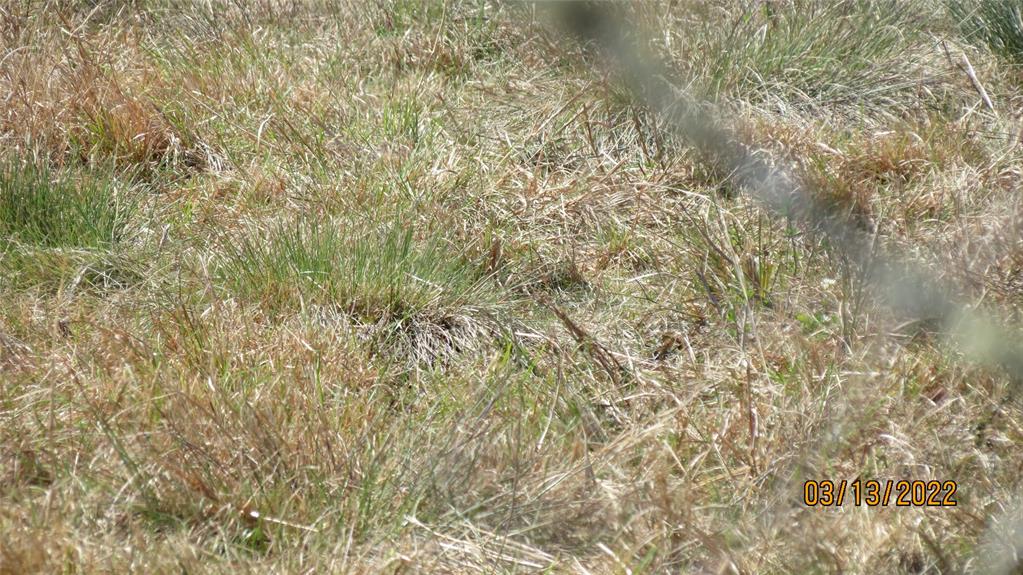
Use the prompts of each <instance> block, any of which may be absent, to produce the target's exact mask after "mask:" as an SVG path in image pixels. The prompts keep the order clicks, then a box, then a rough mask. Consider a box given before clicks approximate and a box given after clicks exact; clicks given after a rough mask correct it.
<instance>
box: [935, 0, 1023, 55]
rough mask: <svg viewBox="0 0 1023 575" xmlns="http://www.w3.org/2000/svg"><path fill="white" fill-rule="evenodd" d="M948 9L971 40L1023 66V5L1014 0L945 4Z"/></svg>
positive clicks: (966, 0)
mask: <svg viewBox="0 0 1023 575" xmlns="http://www.w3.org/2000/svg"><path fill="white" fill-rule="evenodd" d="M946 5H947V6H948V9H949V12H950V13H951V14H952V17H953V18H955V20H956V22H957V23H958V24H959V28H960V30H961V31H962V33H963V35H964V36H966V38H967V39H968V40H970V41H971V42H975V43H977V44H979V45H984V46H987V47H988V48H990V49H991V51H992V52H994V53H995V54H998V55H999V56H1002V57H1003V58H1006V59H1008V60H1010V61H1012V62H1015V63H1016V64H1023V4H1021V3H1020V2H1014V1H1012V0H946Z"/></svg>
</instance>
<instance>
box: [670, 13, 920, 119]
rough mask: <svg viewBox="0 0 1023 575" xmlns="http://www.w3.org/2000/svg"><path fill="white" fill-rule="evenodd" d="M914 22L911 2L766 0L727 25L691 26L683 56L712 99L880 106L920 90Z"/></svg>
mask: <svg viewBox="0 0 1023 575" xmlns="http://www.w3.org/2000/svg"><path fill="white" fill-rule="evenodd" d="M911 19H912V7H911V5H909V4H905V3H900V2H896V1H893V0H861V1H855V2H814V1H811V0H796V1H795V2H792V3H785V4H784V5H782V6H780V7H779V6H777V5H776V4H774V3H768V2H765V3H762V4H759V6H758V7H757V8H755V9H747V10H743V11H741V12H739V13H738V14H737V15H736V16H734V17H733V18H732V19H731V20H730V21H727V22H721V23H719V24H720V25H707V26H697V25H694V26H691V27H686V32H685V34H686V36H689V37H688V38H683V42H684V43H685V44H687V45H688V46H687V47H686V48H685V49H684V51H683V53H682V56H683V57H684V58H685V59H687V60H691V62H688V63H686V64H687V65H688V66H690V67H695V68H696V70H695V72H696V75H697V77H698V78H699V79H700V84H701V85H702V87H703V89H704V91H706V92H707V93H708V94H709V95H711V96H713V97H721V96H729V97H732V96H734V97H739V98H744V99H745V98H752V99H754V100H766V99H769V98H779V97H780V98H782V99H783V100H785V101H786V102H789V103H800V102H801V101H802V102H806V101H807V100H809V101H813V102H816V103H818V104H835V103H839V104H841V103H852V102H863V101H864V100H865V99H869V100H872V101H873V102H878V101H883V100H884V99H885V97H890V96H891V95H892V94H894V93H898V92H900V91H903V90H906V89H907V88H910V87H912V86H913V85H914V83H913V82H907V79H908V78H907V76H909V74H907V70H906V63H907V61H910V60H912V56H911V55H912V50H911V48H912V43H913V32H912V30H913V29H914V28H918V27H911V26H908V24H910V20H911ZM722 26H725V27H726V30H725V33H722V30H721V27H722ZM894 62H899V63H900V64H899V67H898V68H895V67H893V65H892V64H893V63H894Z"/></svg>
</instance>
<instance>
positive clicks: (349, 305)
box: [221, 220, 486, 323]
mask: <svg viewBox="0 0 1023 575" xmlns="http://www.w3.org/2000/svg"><path fill="white" fill-rule="evenodd" d="M221 274H222V278H223V279H224V281H225V282H226V284H227V285H228V286H229V288H230V290H231V291H232V292H233V293H234V294H236V295H237V296H238V297H240V298H244V299H246V300H249V301H255V302H259V304H260V305H261V306H262V307H264V308H265V309H267V310H269V311H272V312H275V311H281V310H283V309H286V308H288V307H292V308H294V307H295V306H304V305H310V304H313V305H318V306H324V307H330V308H334V309H336V310H339V311H344V312H346V313H348V314H350V315H351V316H352V317H353V318H355V319H357V320H359V321H362V322H368V323H375V322H378V321H380V320H400V319H403V318H409V317H413V316H417V315H420V314H424V313H431V314H433V313H443V312H445V311H452V310H454V309H456V308H459V307H461V306H462V305H463V304H465V303H466V302H470V301H472V302H478V301H480V299H481V298H483V299H486V294H485V293H484V291H483V290H482V285H481V284H480V278H479V276H478V272H477V271H476V269H475V268H474V267H473V266H470V265H468V263H467V262H464V261H463V260H462V258H460V257H459V255H458V254H456V253H452V251H451V250H450V249H449V248H448V247H447V245H446V243H445V242H444V240H443V238H441V237H440V236H432V237H429V238H426V239H425V240H422V241H417V240H416V239H415V238H414V237H413V232H412V230H411V229H410V228H406V227H403V226H402V225H400V224H399V223H398V222H397V221H394V222H387V223H384V224H383V225H382V226H380V227H379V228H377V227H371V226H362V225H358V224H352V223H349V222H343V221H339V220H327V221H319V222H317V221H314V222H308V223H290V224H278V225H276V226H274V227H272V228H271V229H269V230H265V231H262V232H259V233H256V234H254V235H251V236H247V237H243V238H241V239H238V240H235V241H231V242H228V243H227V246H226V256H225V258H224V261H223V263H222V266H221Z"/></svg>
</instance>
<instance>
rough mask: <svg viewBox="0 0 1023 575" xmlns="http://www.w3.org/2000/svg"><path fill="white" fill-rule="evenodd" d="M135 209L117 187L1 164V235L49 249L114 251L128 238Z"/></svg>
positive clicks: (39, 168)
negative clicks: (131, 217)
mask: <svg viewBox="0 0 1023 575" xmlns="http://www.w3.org/2000/svg"><path fill="white" fill-rule="evenodd" d="M131 211H132V205H131V203H130V202H129V201H127V200H126V199H125V198H124V197H122V196H121V195H119V194H117V193H116V192H115V190H114V186H113V182H112V181H111V180H109V179H107V180H101V179H99V178H96V177H73V175H71V174H57V173H54V172H52V171H51V170H50V169H49V168H47V167H45V166H42V165H39V164H35V163H31V162H28V163H26V162H19V161H14V160H7V161H5V162H3V163H0V235H2V236H5V237H7V238H10V239H12V240H15V241H17V242H20V243H24V244H30V245H33V246H37V247H43V248H109V247H110V246H112V245H114V244H116V243H117V242H119V241H121V240H122V239H123V237H124V234H125V229H126V226H127V222H128V218H129V216H130V214H131Z"/></svg>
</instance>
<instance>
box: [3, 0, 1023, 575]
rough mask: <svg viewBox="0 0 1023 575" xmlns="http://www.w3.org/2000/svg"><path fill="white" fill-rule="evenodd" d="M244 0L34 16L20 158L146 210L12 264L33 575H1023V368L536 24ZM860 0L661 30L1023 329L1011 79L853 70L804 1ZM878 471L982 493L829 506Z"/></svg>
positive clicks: (15, 62) (995, 73)
mask: <svg viewBox="0 0 1023 575" xmlns="http://www.w3.org/2000/svg"><path fill="white" fill-rule="evenodd" d="M227 4H230V6H228V5H225V6H219V7H218V8H217V9H214V10H210V9H209V8H207V7H204V6H206V4H205V3H195V4H193V3H188V2H184V3H183V2H178V1H176V0H166V1H160V2H153V3H141V4H139V5H138V6H133V7H132V8H131V9H129V8H128V7H125V6H122V5H121V4H119V3H116V2H99V3H98V4H97V5H96V7H83V6H84V5H83V6H68V5H64V4H62V3H56V2H54V3H44V4H38V3H35V4H33V3H29V4H24V5H22V4H17V5H11V6H4V7H0V38H2V44H0V102H2V105H0V108H2V113H0V147H2V149H3V151H4V152H3V154H4V156H5V158H4V159H7V160H10V161H13V162H15V163H24V164H25V165H28V164H29V163H30V162H34V163H36V164H43V165H46V166H48V167H49V168H50V169H51V170H53V174H54V177H56V176H58V175H59V176H61V177H63V178H70V179H71V181H75V180H74V178H77V177H79V174H86V173H88V174H90V177H97V176H96V174H101V175H102V174H106V177H108V178H109V179H110V180H111V182H112V185H111V186H110V190H109V193H110V194H112V195H111V198H112V201H113V200H114V199H119V198H120V197H121V194H127V193H131V194H135V195H139V196H141V197H142V199H141V200H140V201H139V202H138V207H137V209H134V210H133V211H132V212H131V221H130V222H129V223H128V225H127V227H126V231H125V233H124V235H123V237H119V238H118V239H117V241H106V242H98V241H91V240H87V239H83V240H81V241H79V242H78V243H77V244H76V243H74V242H71V244H72V245H67V246H62V247H47V246H46V245H44V243H32V242H30V241H22V240H18V241H8V240H7V239H6V238H0V573H2V574H7V573H11V574H14V573H32V572H38V573H51V572H84V573H93V572H127V571H141V572H225V573H227V572H233V573H237V572H266V571H272V572H288V573H290V572H302V573H313V572H317V573H319V572H388V573H392V572H393V573H399V572H423V573H434V572H451V573H465V572H480V571H493V572H571V573H661V572H665V573H675V572H692V573H806V572H810V573H817V572H849V573H887V572H893V573H894V572H901V573H923V572H947V573H953V572H1010V570H1011V569H1014V568H1018V566H1013V565H1012V561H1014V555H1013V554H1012V553H1013V550H1014V549H1019V548H1021V547H1020V545H1021V544H1020V539H1019V537H1018V536H1017V535H1014V533H1018V525H1019V521H1020V509H1021V500H1020V493H1023V484H1021V477H1020V474H1019V469H1020V465H1021V464H1023V455H1021V452H1020V450H1019V447H1018V446H1019V444H1020V441H1023V412H1021V410H1020V404H1019V402H1018V399H1017V398H1016V395H1017V393H1018V391H1019V388H1018V387H1013V383H1012V380H1011V378H1010V377H1009V375H1008V374H1006V373H1004V372H1003V371H1000V370H998V369H997V368H993V367H986V366H985V365H983V364H981V363H978V362H976V361H975V359H977V358H976V357H974V356H973V355H971V352H970V351H969V349H970V348H969V347H967V348H964V349H959V348H958V347H957V346H956V345H955V343H954V342H953V341H951V340H948V339H946V338H944V337H943V334H941V333H938V332H937V331H936V330H937V328H936V327H935V325H934V324H933V322H928V321H927V318H914V317H906V316H901V315H899V314H893V313H891V312H890V311H889V310H887V309H886V308H884V307H883V306H881V305H880V303H879V302H878V301H877V299H876V298H875V297H874V296H873V295H872V292H871V290H870V287H871V286H869V285H866V284H865V279H864V277H865V276H864V275H863V274H862V273H860V271H859V270H858V269H857V266H856V265H854V263H852V262H850V261H849V259H848V258H847V257H845V256H844V254H843V249H842V248H843V246H836V245H831V244H830V243H829V242H827V241H826V239H825V238H824V236H822V235H821V234H818V233H816V232H815V231H814V230H805V229H799V228H798V227H795V226H793V225H792V223H791V222H788V221H785V220H784V219H778V218H776V217H774V216H772V215H771V214H769V213H768V212H765V211H764V210H762V209H761V208H760V207H759V206H758V205H757V203H756V202H754V201H753V200H751V199H749V198H748V197H746V196H745V195H743V194H742V193H741V192H742V190H738V189H736V188H735V186H734V182H732V181H731V179H730V178H729V175H728V174H722V173H719V172H717V171H716V170H715V169H713V168H712V167H710V166H709V165H708V164H707V163H706V161H705V160H706V157H705V156H704V155H702V154H701V153H700V151H699V150H693V149H691V148H689V147H687V146H686V145H685V144H684V143H682V142H680V141H678V139H677V138H675V137H673V136H672V134H671V133H670V130H669V129H667V126H665V125H664V124H663V122H662V121H660V120H659V119H658V118H657V117H656V115H655V114H654V113H652V112H651V111H650V110H644V109H642V108H641V107H639V106H637V105H636V104H634V103H632V102H631V100H630V98H629V97H628V96H627V91H626V90H625V89H624V88H622V87H621V86H619V85H617V84H615V82H614V80H613V78H611V77H608V76H605V75H604V74H603V72H602V71H601V70H602V69H601V68H600V65H599V62H598V61H597V58H598V57H597V56H596V54H595V53H593V52H583V51H581V50H580V49H579V48H578V47H577V46H575V45H573V44H572V43H571V42H567V41H565V40H564V39H563V38H559V37H558V33H557V32H556V31H552V30H551V29H550V28H548V27H547V26H546V25H545V24H544V20H543V18H541V17H540V15H541V14H542V11H541V12H535V13H534V11H532V9H531V8H529V7H524V6H518V5H499V4H494V3H489V2H486V3H478V2H450V3H434V2H418V1H405V0H395V1H393V2H383V3H380V4H379V5H377V4H374V5H372V6H370V5H367V4H363V3H359V2H351V3H340V4H335V3H333V2H323V3H319V2H317V3H300V4H291V3H282V2H260V3H253V4H251V5H247V6H237V5H235V4H234V3H227ZM824 4H827V3H823V2H814V1H812V0H799V1H796V2H770V3H756V5H755V6H753V7H748V8H749V10H752V12H750V14H754V17H753V19H752V20H750V21H748V22H737V21H736V20H735V18H736V16H735V14H737V13H738V12H737V10H738V9H739V3H733V2H719V1H714V2H688V1H687V2H682V3H681V4H675V5H672V4H670V3H660V2H658V3H650V4H643V5H639V6H634V7H632V8H631V10H632V12H631V13H632V15H633V16H637V18H638V20H640V21H642V22H645V23H646V25H647V26H648V27H650V28H652V29H653V31H654V32H655V34H654V35H653V36H652V37H653V38H654V40H653V41H652V42H653V44H655V45H656V47H657V50H658V51H659V52H660V53H662V54H663V55H665V56H667V57H669V59H671V60H672V61H674V62H675V63H676V64H678V68H679V70H680V74H681V77H682V78H683V79H684V80H683V81H684V82H685V83H688V84H689V85H690V86H692V87H693V89H694V91H697V92H701V93H710V94H712V95H713V96H714V98H715V99H716V100H717V105H718V109H720V110H722V111H724V113H726V114H727V115H728V117H729V118H730V120H731V121H732V124H733V125H734V127H735V129H736V133H737V134H738V135H739V137H740V138H741V139H743V140H744V141H746V142H747V143H748V144H749V145H751V146H752V147H754V148H755V149H757V150H759V152H758V153H760V154H763V155H764V156H765V157H770V158H771V159H772V160H771V161H772V162H774V163H776V164H777V165H788V166H790V167H791V169H792V171H793V173H795V174H797V175H798V176H799V177H801V178H803V179H804V181H806V182H808V183H809V187H811V188H813V189H815V190H816V191H817V193H819V194H823V195H825V196H826V197H827V198H829V199H830V200H832V201H833V204H834V205H836V206H839V207H841V208H842V209H845V210H847V211H848V212H849V213H852V214H854V215H855V216H856V218H858V221H859V223H860V224H861V225H862V227H863V229H868V230H871V232H872V233H876V235H877V241H878V243H879V245H884V246H888V247H891V248H892V249H897V250H902V251H905V252H908V253H910V254H911V255H912V256H913V257H914V258H915V259H919V260H921V261H922V262H923V264H924V265H925V266H926V267H927V269H930V270H932V271H933V273H934V276H935V277H937V278H941V279H942V280H943V281H944V280H947V281H950V282H953V284H954V285H955V286H956V289H957V291H958V293H961V294H962V295H963V297H964V298H967V301H968V302H969V303H970V304H971V305H977V306H987V307H986V309H987V310H988V312H989V313H991V314H993V315H998V316H1001V319H1003V320H1005V322H1006V323H1013V322H1015V321H1016V320H1018V317H1019V311H1018V310H1019V308H1020V305H1021V303H1023V298H1021V296H1020V294H1021V291H1020V290H1021V286H1023V280H1021V278H1023V271H1021V270H1023V250H1021V244H1020V239H1019V238H1020V235H1019V234H1020V227H1019V214H1020V213H1021V212H1020V200H1019V197H1018V193H1019V187H1020V182H1021V181H1023V180H1021V173H1020V168H1019V166H1020V165H1023V163H1021V160H1023V146H1021V141H1020V138H1019V135H1020V131H1019V124H1018V118H1017V117H1016V116H1014V111H1013V110H1014V108H1013V106H1014V105H1015V104H1016V103H1018V102H1020V101H1021V100H1023V93H1021V91H1020V90H1021V86H1020V84H1019V83H1018V73H1017V72H1015V71H1013V70H1011V69H1006V67H1005V66H1003V65H1001V64H1000V61H999V60H997V57H996V56H994V55H992V54H989V53H987V52H983V51H979V49H977V48H974V47H971V46H970V45H968V44H967V43H966V42H965V41H963V39H962V38H960V37H959V36H958V35H957V34H958V32H957V31H956V30H957V28H956V26H954V25H953V23H951V22H949V21H948V19H947V18H948V16H947V14H946V13H945V12H944V11H943V10H942V9H940V8H936V7H929V8H928V9H927V10H926V11H925V12H926V14H920V13H918V12H920V10H919V9H913V10H909V12H910V13H908V14H907V15H902V16H899V17H900V18H905V20H904V21H902V20H899V22H903V25H904V28H903V29H901V30H899V34H897V35H886V34H885V33H877V32H874V31H871V32H870V33H869V35H868V36H869V37H867V39H866V40H865V41H864V46H865V47H864V51H863V52H862V55H863V57H864V60H862V61H857V62H855V63H848V64H846V65H847V66H849V67H850V68H849V70H850V72H849V73H850V74H852V76H850V77H852V78H855V79H858V81H861V82H862V83H861V84H855V83H849V84H844V83H843V82H842V78H843V75H842V74H843V70H844V68H843V63H842V62H835V61H825V60H824V59H823V57H822V58H821V59H818V60H809V61H808V60H807V58H808V57H809V56H813V55H814V54H818V55H820V54H825V55H826V50H825V49H824V48H822V45H821V44H820V43H814V42H809V41H808V42H807V43H804V44H800V42H803V40H806V39H807V38H809V39H811V40H812V39H813V37H812V34H811V32H812V30H811V32H807V31H806V30H810V29H808V28H806V27H805V25H804V23H805V22H806V21H805V20H800V18H810V16H806V14H815V13H816V12H813V11H805V10H804V11H803V12H800V13H799V14H795V13H793V12H791V11H793V10H796V11H798V10H802V9H804V8H806V7H807V6H809V5H824ZM853 4H855V3H849V4H848V6H847V9H848V10H853V11H855V10H870V9H873V8H871V7H872V6H873V7H875V8H876V6H878V4H876V3H875V4H871V3H866V4H863V3H861V4H859V5H858V6H859V8H856V7H855V6H853ZM768 5H770V6H769V7H768ZM672 6H674V7H672ZM744 6H745V4H744ZM843 6H845V5H843ZM185 8H187V9H185ZM918 8H919V7H918ZM907 10H908V9H907ZM914 10H916V11H914ZM823 13H824V14H827V16H826V17H828V18H831V17H838V16H836V15H835V14H836V13H833V12H823ZM856 14H858V13H855V12H853V16H856ZM853 16H850V17H849V18H850V21H851V22H853V23H854V25H850V26H844V25H835V26H831V25H829V26H825V27H823V28H822V29H825V30H830V31H831V32H829V33H835V34H837V33H841V34H844V35H848V36H847V37H846V36H843V37H842V38H840V39H839V40H840V41H841V42H847V43H850V45H851V44H853V43H855V41H856V38H857V36H856V34H863V33H864V32H863V30H862V29H860V28H857V27H856V26H857V25H855V22H861V21H862V20H858V19H856V18H858V16H856V17H853ZM822 17H823V16H822ZM779 18H781V19H784V18H791V19H792V20H791V22H788V23H787V24H784V26H787V28H784V27H783V28H778V26H783V24H779V23H778V22H779V20H778V19H779ZM700 22H703V23H704V26H702V27H701V26H699V23H700ZM810 22H811V23H812V20H811V21H810ZM793 23H795V24H793ZM819 23H820V22H818V24H819ZM729 24H731V25H732V26H733V27H732V28H729V26H728V25H729ZM772 26H774V27H772ZM801 26H802V27H801ZM761 27H763V28H761ZM747 28H750V29H752V30H761V32H760V34H762V35H761V36H757V35H751V36H742V37H740V36H736V35H735V34H732V35H729V31H730V30H739V31H741V30H746V29H747ZM778 30H789V32H787V33H788V34H789V36H787V37H788V38H789V41H788V43H786V42H783V41H780V40H778V36H771V38H770V40H769V41H768V40H765V38H767V36H763V34H772V33H776V32H777V31H778ZM933 38H938V39H939V40H943V41H944V46H942V43H941V42H935V41H934V40H933ZM758 42H759V43H758ZM806 46H809V48H806ZM721 47H727V48H728V49H729V50H730V51H731V52H729V54H731V55H730V56H729V58H732V60H727V61H732V62H739V63H741V64H742V65H743V66H744V68H743V69H742V70H741V71H729V69H728V68H727V67H723V66H722V62H725V60H721V58H723V56H722V52H721V51H720V49H719V48H721ZM804 50H810V52H805V51H804ZM815 50H816V51H817V52H814V51H815ZM946 50H947V51H948V52H947V53H948V54H953V57H952V58H950V57H948V56H946ZM964 51H965V52H967V53H968V54H969V57H970V60H971V62H973V64H974V67H975V69H976V73H977V75H978V79H979V81H980V82H982V83H983V85H984V86H985V88H986V90H987V91H988V92H989V94H990V96H991V98H992V100H993V102H994V103H995V106H996V107H995V110H994V111H990V110H987V109H986V108H983V107H982V105H980V104H979V101H980V100H979V96H978V95H977V93H976V92H975V91H974V88H973V85H972V83H971V82H970V81H969V80H968V79H967V78H965V77H964V76H963V72H962V70H961V69H960V68H959V67H958V66H957V64H956V59H955V57H954V55H955V54H959V53H962V52H964ZM793 54H795V55H796V56H798V57H795V56H793ZM807 54H809V56H808V55H807ZM785 58H795V60H793V61H792V62H789V63H788V64H786V62H788V60H785ZM779 62H780V63H781V64H779ZM900 64H904V67H903V68H899V67H898V66H899V65H900ZM782 65H784V66H788V67H782V68H779V67H778V66H782ZM772 70H773V71H774V72H772V73H771V75H770V76H768V77H762V78H761V79H760V80H756V78H757V75H758V74H760V73H761V72H764V73H768V72H771V71H772ZM779 70H780V71H779ZM900 70H901V72H900ZM740 72H741V73H740ZM722 74H724V75H722ZM813 82H818V83H822V84H820V86H819V87H820V90H819V91H818V92H813V93H812V91H809V90H808V88H807V86H812V85H813ZM715 90H716V91H715ZM82 177H84V176H82ZM39 185H43V184H39ZM132 197H134V196H132ZM59 201H66V202H67V205H68V206H71V207H72V208H74V206H75V204H74V202H75V201H76V200H75V199H74V198H73V197H71V196H68V198H67V199H66V200H59ZM73 212H74V210H73V209H72V210H70V211H68V213H73ZM0 224H6V225H9V226H11V228H10V229H18V228H17V227H16V226H19V225H23V224H22V223H19V222H13V221H12V222H0ZM313 224H316V225H318V226H320V228H318V229H321V230H326V231H324V232H322V233H321V234H320V235H315V234H314V235H312V236H302V235H294V234H292V232H291V231H289V230H296V229H303V230H304V229H306V228H305V227H303V226H307V225H313ZM395 226H397V229H401V230H407V231H408V232H409V233H408V243H407V245H406V244H402V243H401V242H398V243H397V244H395V243H393V242H389V240H387V241H385V240H381V239H380V238H387V237H389V236H387V231H388V230H391V229H394V227H395ZM0 229H4V228H3V226H2V225H0ZM402 237H404V236H402ZM245 238H248V239H249V240H250V242H254V243H251V244H250V246H254V247H256V248H259V247H262V248H265V249H266V251H265V252H259V251H258V250H256V251H252V250H249V251H246V250H244V249H241V248H240V247H239V246H244V245H245V244H244V239H245ZM310 238H312V239H310ZM317 241H320V242H324V243H323V245H325V246H328V247H330V246H334V247H336V248H337V249H335V250H333V251H331V250H325V249H319V248H318V247H317V246H318V245H319V244H316V243H315V242H317ZM320 247H321V248H322V246H320ZM360 250H361V251H360ZM374 250H376V251H374ZM360 253H363V254H370V256H371V257H365V258H360V257H359V256H358V254H360ZM254 254H255V255H254ZM259 254H263V255H259ZM273 262H278V263H279V264H280V265H272V264H273ZM857 477H861V478H864V479H866V478H878V479H882V480H885V479H889V478H890V479H923V480H929V479H939V480H954V481H957V482H958V484H959V490H958V493H957V496H958V501H959V504H958V506H956V507H950V508H902V507H894V506H889V507H886V508H866V507H855V506H853V505H849V504H847V505H846V506H845V507H844V508H840V509H821V508H808V507H806V506H805V505H803V504H802V503H801V498H802V492H803V491H802V490H803V482H804V481H807V480H821V479H833V480H843V479H844V480H852V479H854V478H857Z"/></svg>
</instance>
